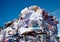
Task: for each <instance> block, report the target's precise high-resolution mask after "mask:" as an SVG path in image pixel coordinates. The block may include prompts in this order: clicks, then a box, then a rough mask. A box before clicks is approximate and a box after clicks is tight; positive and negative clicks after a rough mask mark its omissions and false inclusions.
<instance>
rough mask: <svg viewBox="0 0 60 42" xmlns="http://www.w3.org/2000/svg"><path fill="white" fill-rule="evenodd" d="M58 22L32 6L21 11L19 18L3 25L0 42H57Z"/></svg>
mask: <svg viewBox="0 0 60 42" xmlns="http://www.w3.org/2000/svg"><path fill="white" fill-rule="evenodd" d="M57 24H59V22H58V20H57V19H56V17H55V16H53V15H52V14H50V13H49V12H47V11H45V10H44V9H42V8H40V7H38V6H36V5H34V6H30V7H26V8H24V9H23V10H21V13H20V14H19V18H16V19H14V20H12V21H8V22H7V23H5V25H4V28H5V29H3V30H1V31H0V42H59V41H58V40H57V39H56V36H57V35H58V29H57Z"/></svg>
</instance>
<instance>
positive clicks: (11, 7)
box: [0, 0, 60, 32]
mask: <svg viewBox="0 0 60 42" xmlns="http://www.w3.org/2000/svg"><path fill="white" fill-rule="evenodd" d="M31 5H37V6H39V7H41V8H44V9H45V10H46V11H48V12H50V13H53V15H55V16H56V18H57V19H58V20H59V21H60V0H0V26H4V23H5V22H8V21H11V20H13V19H15V18H18V15H19V14H20V11H21V10H22V9H23V8H25V7H28V6H31ZM58 30H60V25H58ZM59 32H60V31H59Z"/></svg>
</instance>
